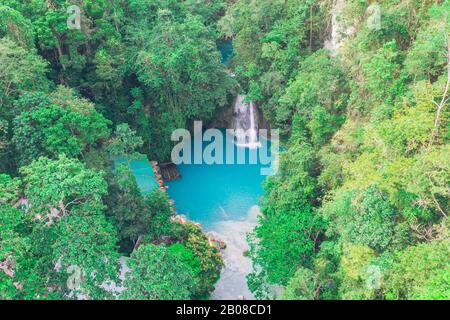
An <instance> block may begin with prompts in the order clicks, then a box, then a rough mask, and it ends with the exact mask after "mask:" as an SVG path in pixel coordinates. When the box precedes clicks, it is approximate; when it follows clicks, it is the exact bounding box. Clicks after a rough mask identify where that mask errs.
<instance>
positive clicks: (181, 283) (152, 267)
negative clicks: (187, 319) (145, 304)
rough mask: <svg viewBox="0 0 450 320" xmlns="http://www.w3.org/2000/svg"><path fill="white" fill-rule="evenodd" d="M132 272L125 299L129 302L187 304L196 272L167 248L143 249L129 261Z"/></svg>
mask: <svg viewBox="0 0 450 320" xmlns="http://www.w3.org/2000/svg"><path fill="white" fill-rule="evenodd" d="M127 266H128V267H129V268H130V272H128V273H127V275H126V279H125V282H124V286H125V288H126V289H125V290H124V291H123V292H122V293H121V296H120V297H121V298H122V299H126V300H186V299H189V298H190V297H191V295H192V290H193V288H194V287H195V280H194V277H193V274H192V270H191V269H190V267H189V266H187V265H186V264H185V263H184V262H183V261H182V260H181V259H180V258H179V257H178V256H177V255H176V254H174V253H172V252H171V251H170V250H169V249H168V248H167V247H164V246H155V245H152V244H149V245H143V246H140V247H139V248H138V249H137V250H135V251H134V252H133V253H132V254H131V257H130V258H129V259H128V260H127Z"/></svg>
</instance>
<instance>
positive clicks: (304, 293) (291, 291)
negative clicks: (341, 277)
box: [280, 268, 322, 300]
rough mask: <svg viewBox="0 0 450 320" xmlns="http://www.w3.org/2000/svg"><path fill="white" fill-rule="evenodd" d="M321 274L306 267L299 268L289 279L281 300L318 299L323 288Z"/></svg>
mask: <svg viewBox="0 0 450 320" xmlns="http://www.w3.org/2000/svg"><path fill="white" fill-rule="evenodd" d="M321 286H322V284H321V282H320V279H319V276H318V275H317V274H316V273H315V272H314V271H311V270H309V269H306V268H299V269H298V270H297V271H296V272H295V274H294V276H292V278H291V279H290V280H289V283H288V285H287V286H286V288H285V290H284V292H283V294H282V295H281V297H280V298H281V300H316V299H318V297H319V292H320V289H321Z"/></svg>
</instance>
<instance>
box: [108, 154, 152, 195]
mask: <svg viewBox="0 0 450 320" xmlns="http://www.w3.org/2000/svg"><path fill="white" fill-rule="evenodd" d="M114 164H115V165H116V166H118V165H120V164H128V165H129V166H130V169H131V171H133V174H134V176H135V177H136V181H137V184H138V186H139V188H140V189H141V192H142V193H143V194H147V193H150V192H151V191H152V190H153V189H154V188H157V187H158V183H157V181H156V178H155V175H154V173H153V168H152V166H151V165H150V163H149V162H148V160H147V158H146V157H145V158H143V159H138V160H127V159H126V158H123V157H118V158H115V159H114Z"/></svg>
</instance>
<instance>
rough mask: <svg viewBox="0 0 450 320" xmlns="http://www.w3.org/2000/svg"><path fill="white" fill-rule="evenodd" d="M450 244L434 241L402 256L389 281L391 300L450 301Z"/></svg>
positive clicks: (390, 274)
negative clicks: (449, 297)
mask: <svg viewBox="0 0 450 320" xmlns="http://www.w3.org/2000/svg"><path fill="white" fill-rule="evenodd" d="M449 253H450V243H449V241H448V240H445V241H432V242H430V243H423V244H419V245H417V246H413V247H409V248H408V249H406V250H405V251H403V252H400V253H399V255H398V259H397V261H396V263H395V264H394V266H393V268H392V269H391V270H390V272H389V274H388V277H387V281H386V282H387V284H386V287H387V289H386V290H387V293H386V295H387V297H388V298H390V299H402V298H403V299H425V300H428V299H448V296H449V294H450V283H449V275H450V265H449V261H448V257H449Z"/></svg>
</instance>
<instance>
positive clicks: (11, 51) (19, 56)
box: [0, 37, 49, 115]
mask: <svg viewBox="0 0 450 320" xmlns="http://www.w3.org/2000/svg"><path fill="white" fill-rule="evenodd" d="M0 65H1V66H2V68H1V69H0V105H2V108H1V109H0V115H9V114H10V113H11V110H10V109H9V108H10V105H11V103H12V101H13V100H14V99H15V98H17V97H18V96H19V95H20V94H21V93H23V92H26V91H31V90H47V89H48V87H49V82H48V80H47V78H46V71H47V66H48V63H47V62H46V61H45V60H44V59H43V58H42V57H40V56H38V55H37V53H36V52H35V50H33V49H30V50H28V49H26V48H22V47H20V46H19V45H18V44H16V43H15V42H14V41H12V40H10V39H9V38H8V37H5V38H0ZM4 108H5V109H4Z"/></svg>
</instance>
